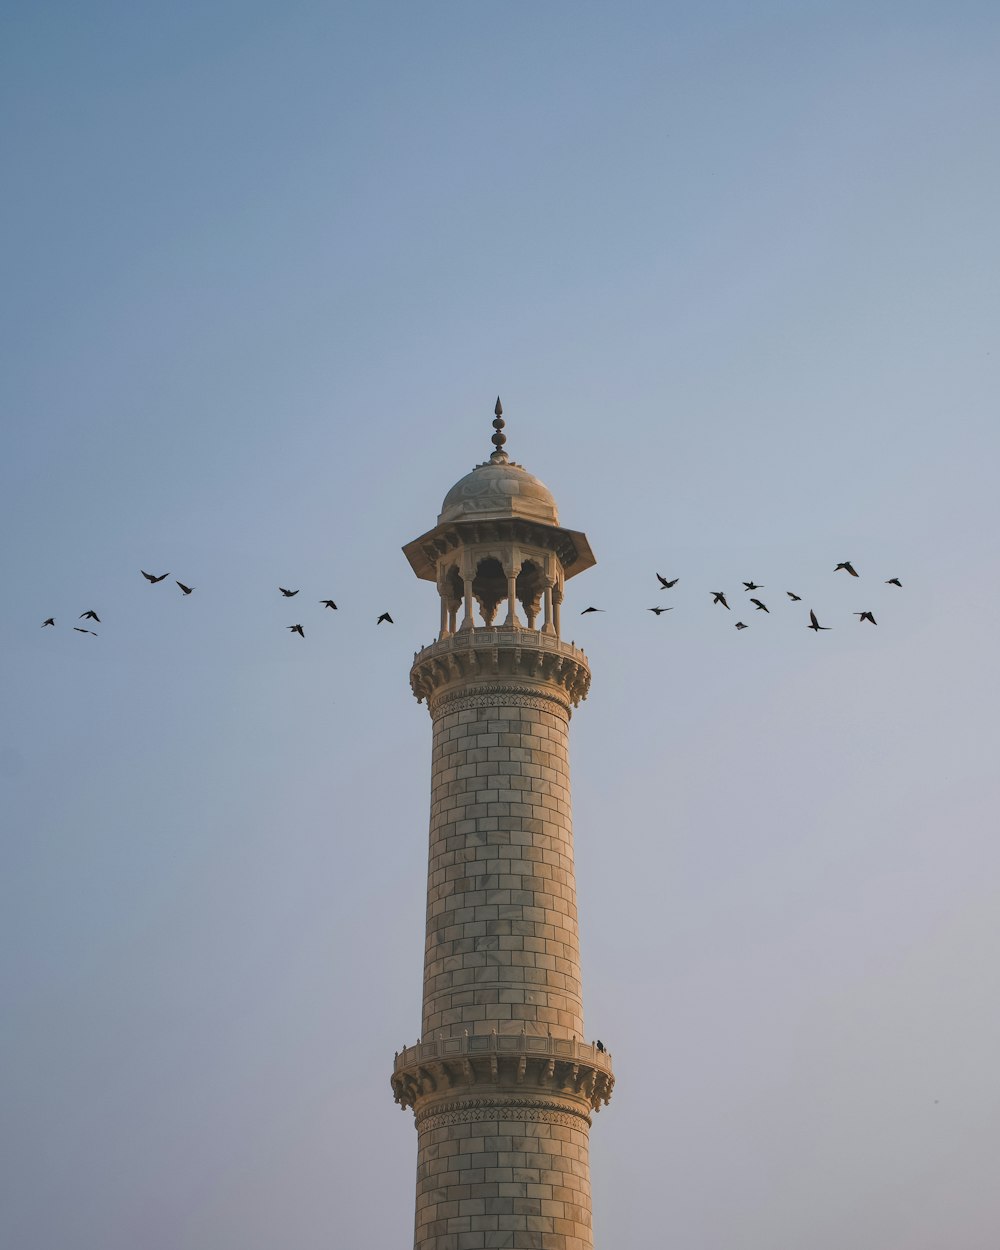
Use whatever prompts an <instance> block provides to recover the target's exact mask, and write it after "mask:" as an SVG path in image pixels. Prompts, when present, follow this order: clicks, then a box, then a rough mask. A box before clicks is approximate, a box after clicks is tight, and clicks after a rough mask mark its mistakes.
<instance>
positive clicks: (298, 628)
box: [287, 625, 306, 638]
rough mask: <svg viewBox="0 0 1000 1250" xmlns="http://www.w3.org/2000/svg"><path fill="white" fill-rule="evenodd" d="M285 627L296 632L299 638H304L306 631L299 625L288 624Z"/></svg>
mask: <svg viewBox="0 0 1000 1250" xmlns="http://www.w3.org/2000/svg"><path fill="white" fill-rule="evenodd" d="M287 628H288V629H290V630H291V631H292V633H293V634H298V636H299V637H300V638H304V637H305V636H306V631H305V630H304V629H303V628H302V626H301V625H289V626H287Z"/></svg>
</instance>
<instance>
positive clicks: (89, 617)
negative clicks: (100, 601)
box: [76, 609, 101, 625]
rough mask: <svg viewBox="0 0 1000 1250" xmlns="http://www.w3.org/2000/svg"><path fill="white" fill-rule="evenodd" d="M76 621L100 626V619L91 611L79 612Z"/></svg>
mask: <svg viewBox="0 0 1000 1250" xmlns="http://www.w3.org/2000/svg"><path fill="white" fill-rule="evenodd" d="M76 619H77V620H78V621H96V622H97V623H98V625H100V623H101V618H100V617H99V616H98V615H97V613H96V612H95V611H93V609H91V610H90V611H89V612H81V613H80V615H79V616H78V617H77V618H76Z"/></svg>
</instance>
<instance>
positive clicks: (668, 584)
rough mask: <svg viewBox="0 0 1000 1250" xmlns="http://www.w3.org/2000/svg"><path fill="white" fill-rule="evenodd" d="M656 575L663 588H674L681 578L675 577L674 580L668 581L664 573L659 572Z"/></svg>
mask: <svg viewBox="0 0 1000 1250" xmlns="http://www.w3.org/2000/svg"><path fill="white" fill-rule="evenodd" d="M656 576H657V578H658V579H659V582H660V589H661V590H672V589H673V587H674V586H676V585H677V583H678V582H679V581H680V580H681V579H680V578H679V577H675V578H674V580H673V581H672V582H668V581H667V579H666V578H665V577H664V576H663V574H662V573H657V575H656Z"/></svg>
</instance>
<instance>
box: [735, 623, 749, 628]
mask: <svg viewBox="0 0 1000 1250" xmlns="http://www.w3.org/2000/svg"><path fill="white" fill-rule="evenodd" d="M736 628H737V629H749V628H750V626H749V625H744V624H743V622H742V621H737V622H736Z"/></svg>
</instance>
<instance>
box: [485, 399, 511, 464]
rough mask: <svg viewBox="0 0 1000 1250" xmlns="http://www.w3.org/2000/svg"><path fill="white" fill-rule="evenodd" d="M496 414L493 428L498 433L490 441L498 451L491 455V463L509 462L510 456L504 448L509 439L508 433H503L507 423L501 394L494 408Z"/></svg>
mask: <svg viewBox="0 0 1000 1250" xmlns="http://www.w3.org/2000/svg"><path fill="white" fill-rule="evenodd" d="M493 411H494V412H495V413H496V416H495V417H494V419H493V428H494V430H496V433H495V434H494V435H493V437H492V438H491V439H490V442H491V443H492V444H493V446H494V447H495V448H496V451H494V452H493V454H492V455H491V456H490V464H509V463H510V456H508V455H507V453H506V452H505V451H504V449H503V445H504V443H506V441H507V435H506V434H504V433H503V427H504V426H505V425H506V424H507V423H506V421H504V419H503V404H502V403H501V402H500V396H499V395H498V396H497V404H496V407H495V408H494V409H493Z"/></svg>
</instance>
